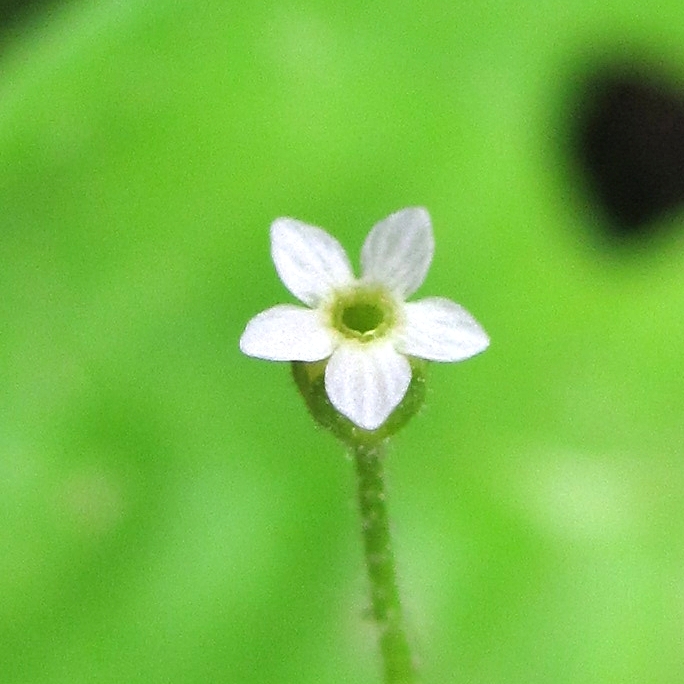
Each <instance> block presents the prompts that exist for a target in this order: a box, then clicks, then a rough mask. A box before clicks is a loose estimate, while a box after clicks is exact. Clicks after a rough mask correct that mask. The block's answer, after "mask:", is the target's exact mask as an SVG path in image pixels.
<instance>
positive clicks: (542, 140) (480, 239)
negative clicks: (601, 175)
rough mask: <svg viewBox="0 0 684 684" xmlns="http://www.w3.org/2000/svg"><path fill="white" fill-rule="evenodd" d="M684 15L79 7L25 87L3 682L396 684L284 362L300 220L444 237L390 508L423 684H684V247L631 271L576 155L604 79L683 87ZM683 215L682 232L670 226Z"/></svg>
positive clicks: (11, 64) (0, 428) (324, 442)
mask: <svg viewBox="0 0 684 684" xmlns="http://www.w3.org/2000/svg"><path fill="white" fill-rule="evenodd" d="M683 19H684V10H683V9H682V6H681V3H676V2H674V1H671V2H668V3H661V4H660V5H659V6H658V8H657V9H655V8H654V9H650V8H649V7H647V6H645V5H644V4H643V3H641V2H636V0H620V1H619V2H617V1H616V2H607V3H593V2H588V1H587V0H570V2H566V3H563V4H562V5H559V4H558V3H553V2H548V1H547V2H532V0H525V1H524V2H521V3H518V4H517V6H515V7H512V6H511V5H510V3H505V2H498V3H496V2H483V1H479V2H474V3H456V4H454V3H447V2H442V1H439V0H433V1H432V2H425V3H410V2H400V3H391V4H390V3H387V2H379V3H374V4H372V5H370V6H369V5H368V4H367V3H364V4H361V3H356V2H352V1H351V0H350V1H348V2H343V3H340V4H337V5H330V4H329V3H323V2H315V1H309V2H307V1H304V2H298V3H292V2H287V1H286V2H256V3H248V4H245V5H243V6H237V5H235V4H234V3H224V2H218V1H217V0H209V1H208V2H204V3H172V2H169V1H167V0H150V1H149V2H135V1H133V0H128V1H126V0H123V1H120V0H116V1H114V0H111V1H107V0H99V1H97V2H96V1H95V0H91V1H90V2H87V1H85V0H81V1H79V2H71V3H70V4H69V5H65V6H64V7H63V8H62V9H61V11H55V12H53V13H52V15H51V17H50V20H49V21H47V22H46V21H40V20H38V19H37V18H36V19H35V20H31V21H27V22H26V23H25V24H24V25H23V28H22V31H21V32H20V33H21V35H19V36H17V37H15V38H14V39H13V40H9V41H7V42H5V44H4V47H3V54H2V57H1V58H0V59H1V61H0V66H1V69H0V160H1V161H2V169H3V173H2V174H0V203H1V211H0V287H1V290H2V295H3V296H2V298H1V299H0V312H1V314H2V320H3V321H4V323H5V325H4V331H3V334H2V336H0V372H1V377H2V378H3V382H2V386H1V388H0V515H1V517H0V519H1V520H2V521H3V524H2V527H1V528H0V549H1V550H2V555H1V557H0V597H2V598H1V599H0V672H2V680H3V682H4V683H5V684H48V683H49V684H62V683H63V684H67V683H68V684H86V683H90V682H94V681H97V682H102V683H106V682H112V683H114V682H116V683H117V684H119V683H120V682H126V683H130V684H134V683H135V682H145V683H146V684H154V683H156V682H159V683H162V682H164V683H168V682H178V683H181V682H182V683H183V684H186V683H187V684H192V683H193V682H198V683H199V682H207V681H227V682H251V681H254V682H260V683H267V682H274V683H275V682H279V683H280V682H284V681H296V682H301V683H302V684H304V683H306V682H312V683H314V682H315V683H316V684H320V683H321V682H331V683H332V682H346V683H349V684H354V683H355V682H359V683H360V682H372V681H377V680H378V663H377V661H376V657H375V642H374V638H373V635H372V634H371V633H370V628H369V627H368V625H367V623H366V622H365V621H364V617H363V614H364V610H365V606H366V594H365V589H366V587H365V580H364V573H363V568H362V560H361V559H362V556H361V548H360V540H359V538H358V530H357V523H358V520H357V516H356V509H355V504H354V501H353V496H354V475H353V469H352V467H351V464H350V462H349V461H348V460H347V459H346V458H345V456H344V452H343V449H342V447H340V446H339V445H338V444H336V443H335V442H334V441H333V440H332V439H331V438H330V437H329V435H327V434H326V433H324V432H323V431H321V430H320V429H317V428H314V427H313V425H312V422H311V420H310V418H309V416H308V415H307V411H306V409H305V407H304V405H303V402H302V400H301V398H300V397H299V396H298V394H297V392H296V390H295V388H294V386H293V383H292V380H291V377H290V370H289V368H288V366H287V364H282V365H276V364H269V363H266V362H259V361H255V360H254V359H248V358H243V357H241V356H240V354H239V352H238V347H237V340H238V337H239V335H240V333H241V331H242V328H243V326H244V324H245V323H246V321H247V320H248V319H249V318H250V317H251V316H252V315H254V314H255V313H256V312H258V311H261V310H262V309H264V308H265V307H266V306H269V305H271V304H275V303H277V302H280V301H284V300H285V298H286V297H287V294H286V293H285V290H284V287H283V286H282V285H281V284H280V283H279V282H278V279H277V277H276V275H275V272H274V269H273V267H272V264H271V263H270V258H269V252H268V226H269V224H270V222H271V221H272V220H273V219H274V218H275V217H276V216H279V215H291V216H295V217H297V218H300V219H302V220H305V221H308V222H311V223H316V224H318V225H321V226H323V227H325V228H326V229H328V230H330V231H331V232H332V233H334V234H335V235H336V236H338V237H339V238H340V240H341V241H342V243H343V244H344V245H345V246H346V247H347V248H348V250H349V252H350V254H355V253H357V250H358V248H359V247H360V245H361V242H362V240H363V238H364V236H365V234H366V232H367V230H368V229H369V228H370V226H371V225H372V224H373V223H374V222H375V221H377V220H378V219H380V218H382V217H384V216H386V215H387V214H389V213H390V212H391V211H394V210H396V209H398V208H401V207H403V206H409V205H413V204H421V205H424V206H426V207H428V208H429V210H430V212H431V214H432V217H433V222H434V227H435V234H436V242H437V251H436V255H435V261H434V266H433V269H432V271H431V273H430V275H429V276H428V279H427V281H426V283H425V285H424V286H423V287H422V288H421V291H420V293H419V294H422V295H428V294H434V295H444V296H449V297H452V298H453V299H455V300H456V301H459V302H461V303H462V304H463V305H464V306H465V307H466V308H468V309H469V310H470V311H471V312H472V313H473V314H474V315H475V316H476V317H477V319H478V320H479V321H481V322H482V324H483V325H484V326H485V328H486V329H487V331H488V333H489V334H490V336H491V338H492V346H491V348H490V349H489V350H488V351H487V352H486V353H485V354H483V355H482V356H480V357H478V358H476V359H473V360H472V361H469V362H466V363H463V364H459V365H457V366H450V365H445V366H441V365H437V364H433V365H432V366H431V367H430V368H429V378H428V383H429V384H428V400H427V404H426V408H425V409H424V410H423V412H422V414H421V415H420V416H419V417H417V418H416V419H415V420H414V421H413V422H412V424H411V425H410V426H408V427H407V428H406V430H405V431H403V432H402V433H401V434H400V435H399V436H398V437H397V438H396V439H395V441H394V444H393V447H392V453H391V455H390V460H389V462H388V466H387V467H388V471H389V474H390V478H391V495H392V498H391V501H390V506H391V511H392V513H393V517H394V528H395V529H394V531H395V536H396V542H397V557H398V563H399V568H400V575H401V581H402V585H403V589H404V593H405V596H406V603H407V607H408V614H409V621H410V623H411V625H412V629H413V631H414V637H415V641H416V644H417V648H418V652H419V653H420V657H421V660H422V662H423V670H424V679H425V682H426V683H428V682H435V683H436V682H461V681H462V682H468V683H469V684H478V683H482V684H484V683H485V682H486V683H487V684H492V683H497V682H501V683H504V682H505V683H506V684H514V683H516V682H520V683H523V682H524V683H525V684H533V683H536V682H538V683H539V684H542V683H544V684H547V683H548V682H555V683H556V684H566V683H567V684H571V683H572V684H575V683H579V682H581V683H582V684H610V683H611V682H627V681H636V682H644V683H646V682H648V683H662V684H671V683H672V682H675V681H680V680H681V679H682V677H684V666H683V665H682V663H683V662H684V661H683V659H682V649H683V647H684V644H683V643H682V641H683V639H682V624H683V621H684V557H683V556H684V554H683V553H682V544H683V542H684V516H683V515H682V513H683V512H684V499H683V497H684V495H683V494H682V492H683V491H684V486H683V485H684V472H683V468H682V459H681V455H682V446H681V445H682V444H683V443H684V421H683V420H682V413H683V409H684V392H683V389H684V381H683V380H682V378H683V377H684V374H683V373H682V365H683V364H682V355H681V352H680V344H679V341H680V340H681V339H683V338H684V318H683V317H682V311H684V249H682V247H683V244H684V232H683V231H682V230H681V225H682V219H681V217H677V216H676V215H673V216H670V217H669V218H668V219H666V220H667V221H668V222H670V223H671V224H672V230H670V231H669V232H668V233H666V235H667V237H665V238H664V239H662V240H661V241H658V242H652V243H640V244H639V246H637V247H635V248H633V249H628V250H619V251H611V249H610V248H609V247H608V246H607V245H605V244H603V243H601V241H600V240H597V239H596V238H595V236H596V234H597V232H598V231H599V229H600V224H599V221H600V218H598V217H597V214H596V213H595V212H594V211H593V210H592V209H591V208H590V207H589V203H590V200H589V198H588V197H587V196H585V195H584V194H582V190H581V187H580V185H579V184H576V183H574V182H573V174H572V173H571V172H570V170H569V168H568V162H567V158H566V156H565V151H564V150H565V148H564V145H563V140H564V139H565V137H566V135H567V128H568V127H569V126H570V125H571V121H570V118H571V117H569V115H568V113H569V112H571V111H572V107H571V103H572V98H573V92H574V91H573V88H574V87H575V85H576V84H577V82H578V79H579V75H580V74H581V72H582V70H583V69H585V68H586V66H587V65H588V64H591V63H592V62H593V61H595V60H597V59H599V58H601V57H602V56H605V55H606V54H611V55H614V56H616V57H618V58H619V57H620V56H621V55H622V54H632V53H639V54H646V53H648V54H649V55H650V56H651V57H653V58H655V59H660V60H662V61H664V62H666V63H667V64H668V65H670V69H671V70H672V71H673V72H674V73H675V74H679V75H680V76H681V74H682V72H683V71H684V47H683V46H684V21H683ZM664 220H665V219H664Z"/></svg>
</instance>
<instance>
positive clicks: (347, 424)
mask: <svg viewBox="0 0 684 684" xmlns="http://www.w3.org/2000/svg"><path fill="white" fill-rule="evenodd" d="M409 362H410V364H411V371H412V374H411V384H410V385H409V388H408V390H407V391H406V395H405V396H404V398H403V399H402V401H401V403H400V404H399V405H398V406H397V408H395V409H394V411H392V413H391V414H390V415H389V417H388V418H387V420H386V421H385V422H384V423H383V424H382V425H381V426H380V427H379V428H377V429H376V430H364V429H363V428H360V427H359V426H358V425H355V424H354V423H352V421H351V420H349V418H347V417H345V416H343V415H342V414H341V413H340V412H339V411H338V410H337V409H336V408H335V407H334V406H333V405H332V404H331V403H330V399H328V394H327V392H326V391H325V367H326V365H327V360H324V361H316V362H315V363H306V362H303V361H293V362H292V375H293V377H294V380H295V383H296V384H297V388H298V389H299V391H300V393H301V395H302V396H303V397H304V401H305V402H306V405H307V408H308V409H309V413H311V415H312V416H313V418H314V420H315V421H316V422H317V423H318V424H319V425H321V426H322V427H324V428H325V429H326V430H330V432H332V433H333V434H334V435H335V437H337V438H338V439H340V440H341V441H342V442H344V443H345V444H347V445H349V446H352V447H357V446H372V445H373V444H378V443H379V442H382V441H383V440H385V439H387V438H388V437H391V436H392V435H394V434H396V433H397V432H398V431H399V430H400V429H401V428H402V427H404V425H406V423H408V421H409V420H410V419H411V418H412V417H413V416H414V415H415V414H416V413H418V411H419V410H420V409H421V407H422V406H423V402H424V401H425V380H426V371H427V362H426V361H424V360H422V359H416V358H409Z"/></svg>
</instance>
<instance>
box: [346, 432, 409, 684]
mask: <svg viewBox="0 0 684 684" xmlns="http://www.w3.org/2000/svg"><path fill="white" fill-rule="evenodd" d="M352 449H353V454H354V458H355V460H356V472H357V474H358V477H359V505H360V508H361V529H362V531H363V544H364V549H365V555H366V565H367V568H368V579H369V580H370V589H371V605H372V613H373V619H374V620H375V623H376V624H377V627H378V632H379V640H380V652H381V654H382V660H383V667H384V672H385V684H416V682H418V676H417V673H416V669H415V666H414V663H413V660H412V659H411V653H410V650H409V645H408V640H407V639H406V634H405V633H404V627H403V624H402V614H401V602H400V600H399V591H398V590H397V578H396V571H395V568H394V556H393V554H392V540H391V538H390V530H389V520H388V517H387V506H386V505H385V499H386V496H385V482H384V477H383V456H384V451H385V449H384V445H383V444H382V443H376V444H373V445H361V444H356V445H354V446H353V447H352Z"/></svg>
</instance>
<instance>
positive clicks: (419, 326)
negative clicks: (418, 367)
mask: <svg viewBox="0 0 684 684" xmlns="http://www.w3.org/2000/svg"><path fill="white" fill-rule="evenodd" d="M403 310H404V315H405V316H406V323H405V328H404V330H403V331H402V332H401V333H400V336H399V339H398V341H397V349H398V350H399V351H400V352H402V353H404V354H408V355H409V356H418V357H420V358H422V359H430V360H431V361H462V360H463V359H467V358H469V357H471V356H474V355H475V354H479V353H480V352H481V351H484V350H485V349H486V348H487V347H488V346H489V337H488V336H487V333H486V332H485V331H484V330H483V329H482V326H480V324H479V323H478V322H477V321H476V320H475V319H474V318H473V317H472V316H471V315H470V314H469V313H468V312H467V311H466V310H465V309H464V308H463V307H462V306H459V305H458V304H456V303H455V302H452V301H451V300H450V299H444V298H443V297H427V298H426V299H421V300H419V301H417V302H409V303H408V304H404V306H403Z"/></svg>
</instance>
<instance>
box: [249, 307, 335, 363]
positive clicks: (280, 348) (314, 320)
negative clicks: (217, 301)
mask: <svg viewBox="0 0 684 684" xmlns="http://www.w3.org/2000/svg"><path fill="white" fill-rule="evenodd" d="M334 348H335V340H334V338H333V335H332V334H331V333H330V331H329V330H328V329H327V328H326V327H325V326H324V325H323V323H322V322H321V318H320V314H319V313H318V311H312V310H311V309H305V308H303V307H301V306H293V305H292V304H280V305H278V306H274V307H273V308H271V309H266V311H262V312H261V313H260V314H258V315H256V316H255V317H254V318H253V319H252V320H251V321H250V322H249V323H247V327H246V328H245V332H243V333H242V337H241V338H240V349H241V350H242V352H243V353H244V354H247V355H248V356H256V357H257V358H260V359H268V360H269V361H320V360H321V359H325V358H327V357H328V356H330V354H332V352H333V349H334Z"/></svg>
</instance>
